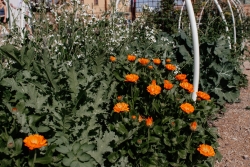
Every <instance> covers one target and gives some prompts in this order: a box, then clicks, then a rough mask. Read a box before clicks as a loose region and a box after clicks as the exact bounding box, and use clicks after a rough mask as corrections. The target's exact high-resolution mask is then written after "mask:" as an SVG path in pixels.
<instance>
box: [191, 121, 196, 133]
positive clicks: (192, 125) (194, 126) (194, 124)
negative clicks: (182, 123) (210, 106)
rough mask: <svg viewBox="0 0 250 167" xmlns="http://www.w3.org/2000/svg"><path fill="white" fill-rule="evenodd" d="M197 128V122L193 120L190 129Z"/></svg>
mask: <svg viewBox="0 0 250 167" xmlns="http://www.w3.org/2000/svg"><path fill="white" fill-rule="evenodd" d="M196 129H197V122H195V121H194V122H191V124H190V130H192V131H196Z"/></svg>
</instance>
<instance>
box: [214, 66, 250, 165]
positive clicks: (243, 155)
mask: <svg viewBox="0 0 250 167" xmlns="http://www.w3.org/2000/svg"><path fill="white" fill-rule="evenodd" d="M243 69H244V71H243V72H244V74H246V75H247V76H248V81H250V63H249V62H246V63H245V66H244V68H243ZM239 99H240V101H239V103H233V104H226V112H225V113H224V114H223V115H221V116H220V117H219V119H218V120H217V121H215V122H214V126H216V127H217V128H218V133H219V135H220V138H219V140H218V142H219V145H220V147H219V150H220V152H221V154H222V155H223V158H222V161H221V162H220V163H217V164H216V165H215V167H232V166H237V167H247V166H250V154H249V152H250V145H249V143H250V110H249V109H246V107H247V106H250V84H248V87H247V88H242V89H241V91H240V97H239Z"/></svg>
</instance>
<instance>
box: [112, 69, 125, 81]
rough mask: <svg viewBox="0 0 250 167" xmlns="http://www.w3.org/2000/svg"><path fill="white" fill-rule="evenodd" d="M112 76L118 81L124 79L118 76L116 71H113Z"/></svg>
mask: <svg viewBox="0 0 250 167" xmlns="http://www.w3.org/2000/svg"><path fill="white" fill-rule="evenodd" d="M114 76H115V78H116V79H117V80H118V81H124V78H122V77H120V75H119V73H118V72H116V71H115V72H114Z"/></svg>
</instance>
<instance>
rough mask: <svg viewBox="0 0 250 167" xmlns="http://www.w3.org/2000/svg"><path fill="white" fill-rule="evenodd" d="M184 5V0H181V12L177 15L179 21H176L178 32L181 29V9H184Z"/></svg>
mask: <svg viewBox="0 0 250 167" xmlns="http://www.w3.org/2000/svg"><path fill="white" fill-rule="evenodd" d="M184 6H185V0H184V1H183V4H182V7H181V13H180V16H179V22H178V31H179V32H180V29H181V17H182V11H183V9H184Z"/></svg>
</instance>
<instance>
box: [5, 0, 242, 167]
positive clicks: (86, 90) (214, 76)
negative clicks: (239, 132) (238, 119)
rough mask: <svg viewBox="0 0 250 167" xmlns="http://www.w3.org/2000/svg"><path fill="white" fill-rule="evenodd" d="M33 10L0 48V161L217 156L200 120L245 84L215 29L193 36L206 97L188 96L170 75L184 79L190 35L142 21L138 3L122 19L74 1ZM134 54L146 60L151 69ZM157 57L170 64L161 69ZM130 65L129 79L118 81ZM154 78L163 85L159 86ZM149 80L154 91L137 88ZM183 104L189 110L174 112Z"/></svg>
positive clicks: (183, 160) (128, 161) (112, 161)
mask: <svg viewBox="0 0 250 167" xmlns="http://www.w3.org/2000/svg"><path fill="white" fill-rule="evenodd" d="M61 9H65V10H64V12H62V11H61ZM37 11H38V12H40V13H34V16H33V18H34V20H33V23H34V25H33V34H34V36H33V38H30V37H29V36H28V35H27V34H26V32H25V30H24V31H23V32H24V38H23V39H22V38H20V34H19V33H18V32H15V31H14V30H15V29H13V30H12V31H13V32H12V33H11V36H10V37H9V38H7V39H6V41H5V44H4V45H3V46H1V48H0V53H1V56H2V57H3V58H4V59H6V60H7V61H8V62H7V63H3V64H2V65H1V68H0V73H1V75H0V76H1V77H0V83H1V84H0V87H1V88H0V90H1V93H0V96H1V98H0V99H1V105H0V121H1V124H0V125H1V127H2V128H1V130H0V150H1V151H0V157H1V160H0V162H1V163H0V166H1V167H9V166H10V167H13V166H17V167H21V166H22V167H27V166H30V167H33V166H48V167H52V166H65V167H67V166H69V167H77V166H84V167H91V166H97V167H100V166H112V167H116V166H124V167H125V166H143V167H147V166H157V167H158V166H159V167H160V166H164V167H165V166H194V165H195V166H212V165H213V163H214V161H215V160H216V159H220V156H221V155H220V153H219V152H218V150H217V147H218V144H217V138H218V135H217V132H216V129H215V128H214V127H211V126H210V125H209V123H208V121H209V120H214V119H216V113H218V111H220V107H221V105H222V104H223V103H224V102H225V101H228V102H233V101H235V99H236V98H237V95H238V92H239V88H240V87H241V86H243V85H245V84H246V83H245V82H246V80H245V76H244V75H243V74H242V72H241V71H240V68H239V66H240V61H241V60H240V58H239V57H240V56H238V55H237V54H236V52H233V51H232V50H229V49H228V43H227V39H226V38H225V37H223V36H218V38H215V39H213V40H212V41H211V40H205V39H204V41H203V42H202V43H201V45H200V51H201V69H204V70H201V76H200V87H199V90H202V91H204V92H207V93H208V94H209V95H210V96H211V100H210V101H207V100H200V101H197V102H194V101H193V100H192V98H191V94H190V92H187V91H186V90H184V89H183V88H181V87H180V86H179V84H180V82H181V81H178V80H176V79H175V76H176V75H177V74H180V73H184V74H187V77H188V80H189V82H190V83H191V82H192V75H193V70H192V68H193V51H192V42H191V40H190V37H189V36H188V35H187V34H186V33H185V32H180V33H177V34H172V32H176V29H172V28H173V27H174V26H171V24H169V25H168V27H166V28H167V29H168V30H169V32H171V33H170V34H168V33H166V32H163V31H162V30H160V29H158V28H159V27H158V26H159V25H155V24H153V25H150V24H148V23H149V20H148V19H149V17H148V16H149V15H150V13H147V12H149V11H147V9H145V13H143V14H142V17H141V18H140V19H137V20H135V21H134V22H133V23H132V24H131V25H126V24H124V22H125V19H123V18H122V17H120V16H117V15H116V14H113V11H110V12H107V13H103V15H102V16H101V18H99V19H98V18H96V17H94V16H91V15H89V14H88V13H89V12H90V11H89V8H88V6H84V5H80V4H78V2H77V1H72V2H71V3H69V4H65V5H63V6H61V7H60V8H57V7H54V8H53V9H52V11H51V12H50V13H44V12H45V11H46V10H45V8H43V6H39V10H37ZM169 23H170V22H169ZM128 54H130V55H136V57H137V58H136V60H135V62H130V61H128V60H127V57H126V56H127V55H128ZM110 56H112V59H111V61H110V60H109V58H110ZM138 58H146V59H148V60H149V61H150V63H149V64H148V65H150V66H151V69H148V65H147V66H142V65H141V64H140V63H139V60H138ZM155 58H159V60H160V63H159V64H158V63H156V64H158V65H156V64H154V63H153V61H154V60H153V59H155ZM166 59H171V64H173V65H174V66H175V67H176V70H174V69H173V71H168V70H167V69H166V68H165V65H166V64H167V63H170V62H169V61H170V60H168V61H167V62H166V61H165V60H166ZM157 61H158V60H157ZM157 61H156V62H157ZM152 68H153V69H152ZM131 73H132V74H137V75H138V76H139V80H138V81H137V82H136V83H130V82H124V81H125V76H126V75H127V74H131ZM207 76H209V77H207ZM136 80H137V79H136V78H135V79H134V81H136ZM153 80H155V82H152V81H153ZM164 80H169V82H171V83H172V84H173V88H172V89H170V90H167V89H164V84H165V83H166V82H164ZM150 84H151V86H152V87H151V88H148V90H150V92H152V94H155V96H152V95H150V94H149V92H148V91H147V87H148V86H149V85H150ZM167 84H169V83H167ZM190 85H191V84H190ZM190 85H189V86H190ZM159 87H160V88H159ZM154 88H157V89H154ZM155 90H157V91H155ZM159 90H160V94H158V93H159ZM117 96H119V98H118V99H117ZM118 102H123V103H122V104H123V105H121V106H123V107H124V106H125V107H127V105H126V104H128V107H129V111H128V112H124V111H127V108H125V109H124V110H122V109H121V107H120V106H119V107H120V108H119V107H118V109H115V110H114V108H113V107H114V106H115V105H116V104H117V103H118ZM125 103H126V104H125ZM183 103H190V104H191V105H193V106H194V111H192V113H190V114H187V113H185V112H183V111H182V109H181V108H180V106H181V104H183ZM218 104H219V105H220V107H219V106H218ZM114 111H115V112H114ZM140 116H141V117H140ZM139 118H140V119H139ZM151 118H152V119H151ZM138 119H139V120H140V121H141V122H139V120H138ZM194 122H196V123H197V125H198V128H197V129H195V128H194V127H193V125H195V124H193V123H194ZM191 123H192V127H190V124H191ZM189 128H191V129H189ZM30 134H40V135H42V136H44V137H45V139H46V140H47V141H48V145H47V146H45V147H42V148H39V149H35V150H28V148H27V147H25V146H24V144H23V139H25V138H26V137H27V136H28V135H30ZM200 144H209V145H211V146H212V147H213V148H214V149H215V152H216V155H215V156H214V157H208V158H207V157H204V156H203V155H201V154H200V153H199V152H198V151H197V148H198V147H199V145H200Z"/></svg>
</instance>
